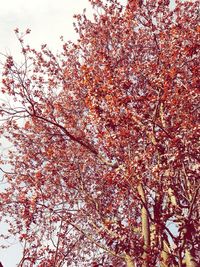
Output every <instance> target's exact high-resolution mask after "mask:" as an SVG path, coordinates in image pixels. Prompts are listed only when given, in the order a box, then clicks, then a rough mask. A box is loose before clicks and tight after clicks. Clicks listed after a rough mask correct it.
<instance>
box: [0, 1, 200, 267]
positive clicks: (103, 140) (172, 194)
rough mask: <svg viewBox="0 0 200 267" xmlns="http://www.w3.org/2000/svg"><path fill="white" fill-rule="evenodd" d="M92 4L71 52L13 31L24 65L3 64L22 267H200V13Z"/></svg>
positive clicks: (188, 8) (181, 7)
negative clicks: (27, 40) (34, 44)
mask: <svg viewBox="0 0 200 267" xmlns="http://www.w3.org/2000/svg"><path fill="white" fill-rule="evenodd" d="M90 2H91V4H92V5H93V7H94V19H93V20H89V19H88V18H87V17H86V15H85V13H84V14H83V15H78V16H76V21H77V22H76V26H75V30H76V31H77V33H78V34H79V39H78V41H77V42H76V43H75V44H74V43H71V42H64V41H63V49H62V51H61V52H60V53H59V54H57V55H55V54H53V53H52V52H51V51H50V50H49V49H48V47H47V46H46V45H43V46H42V48H41V51H36V50H35V49H32V48H30V47H29V46H26V45H25V44H24V41H23V38H22V37H21V35H20V33H19V32H18V30H16V34H17V36H18V39H19V41H20V43H21V46H22V54H23V56H24V62H23V64H22V65H17V64H16V63H15V61H14V59H13V57H12V56H6V62H5V65H4V70H3V78H2V84H3V85H2V89H1V91H2V93H3V95H4V96H5V98H4V99H5V100H3V101H1V106H0V114H1V119H2V120H3V122H2V124H1V133H2V134H3V135H4V137H6V138H7V139H8V141H9V142H10V143H11V144H12V146H11V148H10V149H9V151H8V153H7V157H6V158H5V157H2V158H1V166H2V171H3V172H4V177H3V179H4V180H3V181H4V182H5V181H6V186H4V187H5V189H4V190H3V191H2V192H1V193H0V197H1V198H0V201H1V202H0V204H1V206H0V211H1V219H2V220H5V219H7V220H8V221H10V230H9V234H10V235H11V236H13V235H16V236H17V237H18V239H19V240H20V242H21V243H22V244H23V247H24V249H23V257H22V259H21V262H20V263H19V266H38V267H39V266H40V267H43V266H47V267H48V266H55V267H58V266H80V267H82V266H93V267H97V266H104V267H108V266H113V267H122V266H127V267H139V266H142V267H155V266H162V267H177V266H179V267H181V266H187V267H189V266H190V267H194V266H197V263H198V262H199V260H200V257H199V254H198V250H199V247H198V246H199V241H200V240H199V235H198V234H199V232H198V226H199V225H198V222H199V206H198V201H199V181H198V168H199V166H200V165H199V163H198V161H199V157H198V148H199V143H198V142H199V132H198V115H199V114H198V111H199V95H198V90H199V75H198V63H199V54H198V53H199V32H200V30H199V29H200V28H199V25H198V12H199V10H198V4H199V1H193V3H192V2H191V1H190V2H189V1H185V2H183V1H179V0H177V1H176V4H175V7H173V6H170V3H169V2H170V1H166V0H165V1H164V0H147V1H133V0H132V1H128V4H127V5H126V6H123V5H121V4H120V3H118V2H117V1H116V0H107V1H101V0H90ZM103 2H104V3H103ZM27 33H28V32H27ZM5 168H6V169H5ZM8 169H9V171H6V170H8Z"/></svg>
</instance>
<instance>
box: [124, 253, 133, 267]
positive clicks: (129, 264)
mask: <svg viewBox="0 0 200 267" xmlns="http://www.w3.org/2000/svg"><path fill="white" fill-rule="evenodd" d="M125 261H126V266H127V267H135V264H134V262H133V261H132V259H131V257H130V256H129V255H127V254H126V256H125Z"/></svg>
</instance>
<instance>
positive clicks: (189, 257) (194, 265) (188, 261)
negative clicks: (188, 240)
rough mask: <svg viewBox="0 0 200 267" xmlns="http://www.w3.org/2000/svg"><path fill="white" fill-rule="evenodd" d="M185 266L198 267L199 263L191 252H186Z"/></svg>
mask: <svg viewBox="0 0 200 267" xmlns="http://www.w3.org/2000/svg"><path fill="white" fill-rule="evenodd" d="M185 264H186V267H197V263H196V261H195V259H194V257H193V256H192V255H191V253H190V251H189V250H186V251H185Z"/></svg>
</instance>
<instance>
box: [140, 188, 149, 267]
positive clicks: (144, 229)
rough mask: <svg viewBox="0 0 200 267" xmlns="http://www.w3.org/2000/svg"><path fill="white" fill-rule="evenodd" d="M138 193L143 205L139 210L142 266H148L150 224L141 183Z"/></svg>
mask: <svg viewBox="0 0 200 267" xmlns="http://www.w3.org/2000/svg"><path fill="white" fill-rule="evenodd" d="M138 193H139V195H140V197H141V199H142V202H143V206H142V211H141V217H142V236H143V240H144V246H143V249H144V252H143V264H142V267H148V266H149V264H148V259H147V257H148V249H149V248H150V225H149V217H148V211H147V208H146V204H147V203H146V198H145V193H144V189H143V186H142V184H140V185H139V186H138Z"/></svg>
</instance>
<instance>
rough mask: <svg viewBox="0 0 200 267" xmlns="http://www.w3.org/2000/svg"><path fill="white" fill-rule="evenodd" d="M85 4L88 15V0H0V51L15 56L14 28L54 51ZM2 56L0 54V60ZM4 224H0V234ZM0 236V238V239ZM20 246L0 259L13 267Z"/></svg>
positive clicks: (17, 50)
mask: <svg viewBox="0 0 200 267" xmlns="http://www.w3.org/2000/svg"><path fill="white" fill-rule="evenodd" d="M84 8H86V9H87V10H88V15H89V16H91V7H90V5H89V4H88V0H72V1H71V0H56V1H55V0H34V1H33V0H0V52H2V53H6V54H11V55H13V56H14V57H15V58H18V57H19V54H20V45H19V43H18V41H17V39H16V36H15V33H14V29H15V28H19V29H20V31H25V30H26V29H27V28H30V29H31V34H30V35H29V36H27V37H26V41H27V43H28V44H29V45H30V46H31V47H34V48H37V49H39V48H40V46H41V44H45V43H47V44H48V46H49V47H50V48H51V49H53V50H54V51H56V50H60V48H61V41H60V36H64V38H65V40H69V39H70V40H76V37H77V36H76V34H75V32H74V30H73V15H74V14H77V13H82V10H83V9H84ZM2 60H3V58H2V57H1V56H0V62H1V61H2ZM5 229H6V225H2V224H0V234H1V233H2V232H4V231H5ZM1 242H2V240H0V243H1ZM21 251H22V250H21V246H20V245H19V243H18V242H17V241H14V240H13V245H11V247H10V248H9V249H6V250H2V249H0V261H1V262H2V264H3V266H4V267H15V266H16V264H17V262H19V260H20V257H21Z"/></svg>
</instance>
